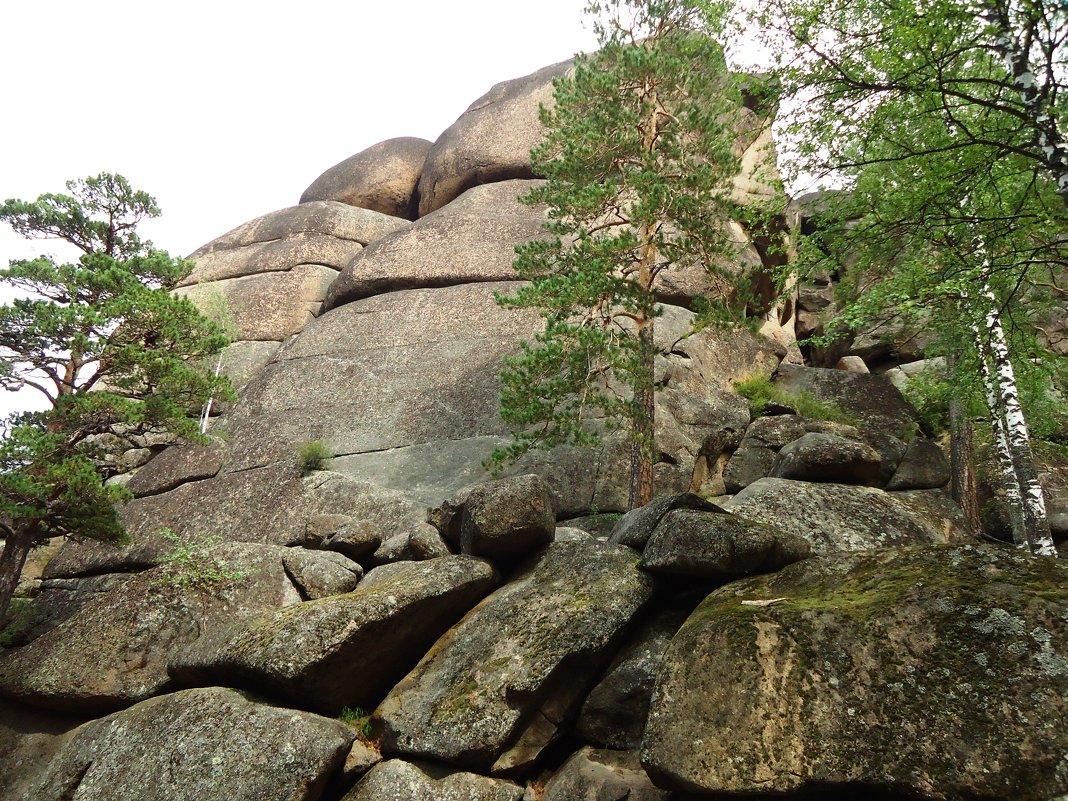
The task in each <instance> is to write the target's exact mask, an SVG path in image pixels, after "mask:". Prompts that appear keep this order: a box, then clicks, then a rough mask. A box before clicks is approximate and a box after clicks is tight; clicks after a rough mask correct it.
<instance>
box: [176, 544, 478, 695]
mask: <svg viewBox="0 0 1068 801" xmlns="http://www.w3.org/2000/svg"><path fill="white" fill-rule="evenodd" d="M494 583H495V577H494V573H493V568H492V567H490V565H488V564H487V563H486V562H483V561H481V560H478V559H473V558H471V557H464V556H448V557H444V558H441V559H434V560H430V561H426V562H403V563H398V564H394V565H386V566H383V567H379V568H376V569H375V570H373V571H371V572H370V573H369V574H368V576H367V578H366V579H365V580H364V581H363V582H362V583H361V584H360V585H359V586H357V588H356V589H355V590H354V591H353V592H350V593H346V594H343V595H334V596H331V597H328V598H322V599H320V600H317V601H309V602H307V603H303V604H300V605H299V606H296V607H292V608H290V609H282V610H279V611H278V612H277V613H275V614H272V615H269V616H264V617H261V618H259V619H257V620H254V621H251V622H249V623H247V624H245V625H241V626H235V627H234V628H233V629H232V630H231V631H230V632H228V633H227V636H226V637H224V638H219V639H218V640H217V641H213V642H208V643H201V642H196V643H193V644H191V645H190V646H189V647H188V648H185V649H184V650H180V651H177V652H176V653H174V654H173V655H172V656H171V658H170V660H169V668H170V672H171V675H173V676H174V677H175V678H176V679H177V680H178V681H179V682H180V683H182V684H186V685H188V684H201V685H203V684H229V683H231V682H237V683H239V684H241V685H243V686H248V687H252V688H256V689H266V690H268V691H270V692H271V693H272V694H277V695H279V696H281V697H283V698H286V699H288V700H290V701H291V702H292V703H294V704H296V705H297V706H299V707H301V708H304V709H314V710H316V711H321V712H324V713H327V714H334V715H336V714H338V713H339V712H341V710H342V709H343V708H345V707H362V708H365V709H368V708H371V707H373V706H374V705H375V704H376V703H377V702H378V700H379V699H381V698H382V696H383V695H384V694H385V693H386V691H387V690H388V689H389V688H390V687H391V686H393V684H394V683H395V682H396V681H397V680H398V679H400V678H401V677H402V676H403V675H404V674H405V673H406V672H407V671H408V670H410V669H411V667H412V665H413V664H414V663H415V662H416V661H417V660H418V659H419V657H420V656H422V655H423V654H424V653H425V652H426V649H427V648H429V647H430V646H431V645H432V644H433V642H434V641H435V640H436V639H437V638H438V637H439V636H441V635H442V634H443V633H444V632H445V631H446V630H447V629H448V628H449V627H450V626H451V625H452V624H453V623H455V622H456V621H457V620H459V619H460V618H461V617H462V616H463V614H464V612H466V611H467V610H468V609H470V608H471V607H472V606H473V605H474V604H475V603H476V602H477V601H478V600H480V599H481V598H482V597H483V596H484V595H485V594H486V593H487V592H489V590H490V589H491V588H492V587H493V585H494Z"/></svg>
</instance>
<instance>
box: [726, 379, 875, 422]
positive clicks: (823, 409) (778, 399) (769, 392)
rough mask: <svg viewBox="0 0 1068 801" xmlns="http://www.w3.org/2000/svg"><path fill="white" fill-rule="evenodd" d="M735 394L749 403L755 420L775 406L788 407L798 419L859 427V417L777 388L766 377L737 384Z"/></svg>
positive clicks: (803, 392) (803, 393)
mask: <svg viewBox="0 0 1068 801" xmlns="http://www.w3.org/2000/svg"><path fill="white" fill-rule="evenodd" d="M734 391H735V392H737V393H738V394H739V395H741V396H742V397H743V398H745V399H746V400H748V401H749V412H750V414H752V415H753V416H754V417H757V416H759V415H761V414H763V412H764V407H765V406H767V404H768V403H772V402H774V403H779V404H781V405H783V406H789V407H790V408H791V409H793V410H794V411H796V412H797V413H798V414H799V415H801V416H802V417H807V418H808V419H810V420H825V421H827V422H830V423H843V424H844V425H851V426H855V425H859V423H860V421H859V420H858V419H857V418H856V417H854V416H853V415H851V414H849V413H847V412H844V411H842V410H841V409H839V408H838V407H837V406H835V405H834V404H830V403H825V402H823V401H821V400H818V399H816V398H814V397H812V395H811V394H810V393H809V392H806V391H805V390H803V389H802V390H801V391H800V392H788V391H786V390H785V389H782V388H781V387H777V386H775V384H773V383H772V382H771V379H770V378H765V377H764V376H757V377H755V378H750V379H748V380H746V381H740V382H739V383H737V384H735V386H734Z"/></svg>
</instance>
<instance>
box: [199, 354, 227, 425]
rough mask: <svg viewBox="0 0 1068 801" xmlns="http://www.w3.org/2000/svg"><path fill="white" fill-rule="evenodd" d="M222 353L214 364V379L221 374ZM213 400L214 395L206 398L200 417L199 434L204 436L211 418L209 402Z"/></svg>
mask: <svg viewBox="0 0 1068 801" xmlns="http://www.w3.org/2000/svg"><path fill="white" fill-rule="evenodd" d="M222 358H223V357H222V353H220V354H219V358H218V360H216V362H215V377H216V378H218V377H219V373H221V372H222ZM213 400H215V394H214V393H212V394H211V395H209V396H208V402H207V403H205V404H204V412H203V413H202V414H201V415H200V433H201V434H205V433H207V431H208V418H209V417H210V416H211V402H212V401H213Z"/></svg>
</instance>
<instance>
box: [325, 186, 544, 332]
mask: <svg viewBox="0 0 1068 801" xmlns="http://www.w3.org/2000/svg"><path fill="white" fill-rule="evenodd" d="M540 184H541V182H540V181H505V182H503V183H495V184H490V185H488V186H479V187H475V188H473V189H470V190H468V191H467V192H465V193H464V194H463V195H462V196H460V197H458V198H457V199H456V200H454V201H453V202H452V203H450V204H449V206H448V208H444V209H440V210H439V211H436V212H434V213H433V214H431V215H429V216H426V217H424V218H423V219H421V220H419V221H418V222H416V223H415V224H414V225H412V226H410V227H409V228H406V229H405V230H402V231H398V232H396V233H395V234H393V235H391V236H388V237H385V238H383V239H381V240H379V241H378V242H377V243H376V244H374V245H372V246H370V247H368V248H367V249H366V250H364V251H361V252H360V253H359V254H357V255H356V256H355V257H354V258H353V259H351V260H350V261H349V262H348V263H347V264H346V265H344V269H343V270H342V271H341V274H340V275H339V276H338V277H337V280H336V281H335V282H334V283H333V285H332V286H331V287H330V292H329V293H328V295H327V297H326V301H325V302H324V305H323V309H324V311H327V310H330V309H335V308H337V307H339V306H343V305H345V304H346V303H352V302H353V301H355V300H362V299H364V298H369V297H372V296H374V295H381V294H383V293H386V292H396V291H398V290H401V289H428V288H433V287H444V286H453V285H456V284H472V283H477V282H484V281H514V280H516V278H517V276H516V272H515V268H514V267H513V266H512V262H513V261H514V260H515V246H516V245H518V244H520V243H521V242H526V241H528V240H530V239H534V238H536V237H539V236H543V235H544V231H542V227H541V226H542V224H543V223H544V222H545V221H546V217H545V207H544V206H535V207H531V206H527V205H524V204H523V203H520V202H519V198H520V197H521V196H522V195H525V194H526V193H527V192H529V191H530V190H531V189H533V188H534V187H536V186H539V185H540Z"/></svg>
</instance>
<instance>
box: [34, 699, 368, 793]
mask: <svg viewBox="0 0 1068 801" xmlns="http://www.w3.org/2000/svg"><path fill="white" fill-rule="evenodd" d="M354 737H355V735H354V734H353V732H352V730H351V729H349V728H348V727H347V726H345V725H344V724H343V723H340V722H338V721H336V720H329V719H327V718H322V717H319V716H317V715H311V714H308V713H306V712H296V711H293V710H291V709H280V708H278V707H273V706H268V705H267V704H264V703H259V702H257V701H254V700H252V699H251V698H250V697H249V696H246V695H243V694H241V693H237V692H234V691H233V690H226V689H222V688H218V687H212V688H206V689H196V690H186V691H184V692H178V693H174V694H172V695H166V696H163V697H161V698H152V699H150V700H148V701H143V702H142V703H140V704H138V705H137V706H134V707H132V708H130V709H127V710H125V711H122V712H117V713H115V714H113V715H110V716H109V717H106V718H103V719H101V720H94V721H92V722H90V723H86V724H85V725H84V726H80V727H79V728H77V729H75V730H74V731H73V732H71V734H70V735H69V736H68V737H67V738H66V740H65V742H64V744H63V748H62V750H60V751H59V753H58V754H57V755H56V757H55V758H54V759H53V760H52V762H51V764H49V766H48V767H47V769H45V770H44V771H43V772H42V773H41V774H40V775H39V776H37V777H35V779H34V780H33V781H32V782H30V783H29V786H28V789H27V791H26V793H25V794H23V795H21V796H17V797H15V799H13V801H31V800H32V801H65V799H71V798H77V799H79V801H112V799H120V798H121V799H127V798H129V799H133V798H136V799H138V800H139V801H205V799H222V798H230V799H235V801H236V799H253V798H254V799H257V801H317V799H319V798H320V797H321V794H322V792H323V789H324V788H325V787H326V785H327V784H328V783H329V782H330V781H331V779H332V778H333V777H334V776H335V775H336V774H337V773H338V771H339V770H340V769H341V765H342V763H343V762H344V760H345V754H346V752H347V751H348V749H349V746H350V745H351V744H352V741H353V739H354Z"/></svg>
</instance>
